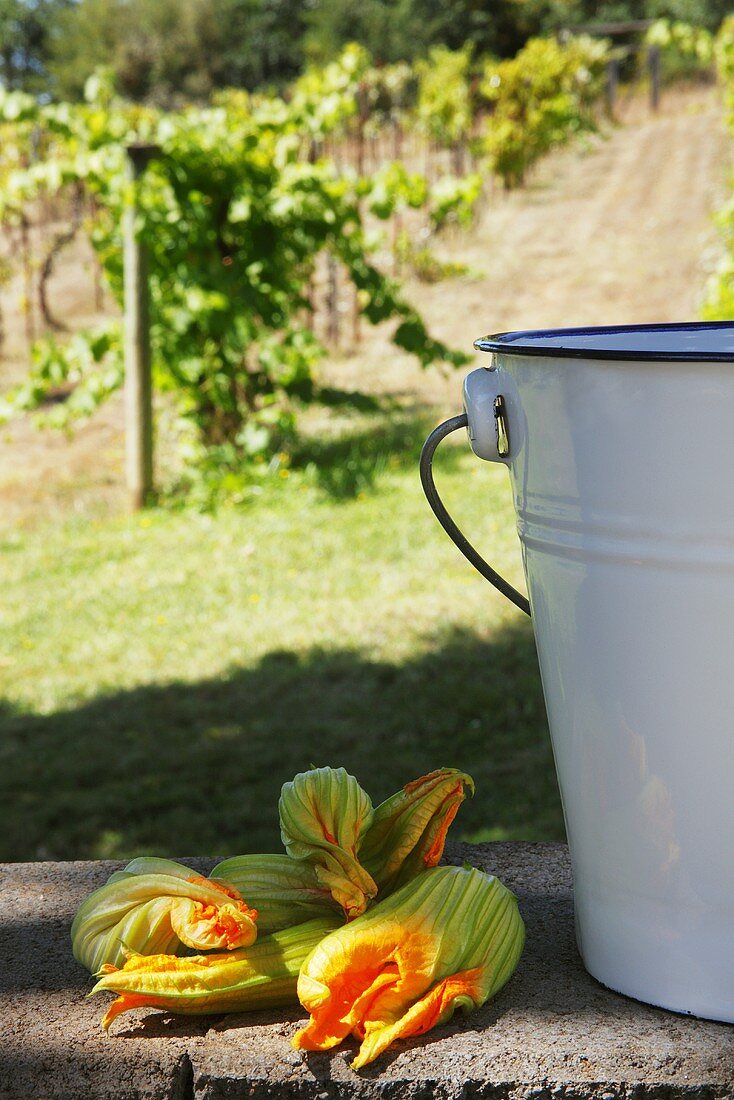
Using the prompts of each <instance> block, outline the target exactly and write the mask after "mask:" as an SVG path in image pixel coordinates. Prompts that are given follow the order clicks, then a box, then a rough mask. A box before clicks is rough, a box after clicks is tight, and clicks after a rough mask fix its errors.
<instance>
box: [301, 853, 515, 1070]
mask: <svg viewBox="0 0 734 1100" xmlns="http://www.w3.org/2000/svg"><path fill="white" fill-rule="evenodd" d="M523 943H524V926H523V923H522V919H521V917H520V914H519V912H518V908H517V899H516V898H515V896H514V895H513V894H512V893H510V891H509V890H507V889H506V888H505V887H504V886H503V885H502V883H501V882H499V880H498V879H496V878H495V877H493V876H491V875H486V874H484V873H483V872H482V871H478V870H476V869H473V868H462V867H437V868H434V869H432V870H429V871H424V872H423V873H422V874H421V875H418V876H417V877H416V878H415V879H413V880H412V881H411V882H410V883H408V884H407V885H406V886H403V887H402V888H401V889H400V890H398V891H397V892H396V893H394V894H392V895H391V896H390V897H389V898H387V899H386V900H385V901H382V902H379V903H378V904H377V905H375V906H374V907H373V908H372V909H370V910H369V912H367V913H365V914H364V915H363V916H361V917H358V918H357V919H356V920H355V921H353V922H352V923H350V924H348V925H345V926H344V927H342V928H339V929H337V930H336V931H335V932H332V933H331V934H330V935H329V936H327V937H326V938H325V939H324V940H322V942H321V943H320V944H319V945H318V946H317V947H316V948H315V949H314V951H313V952H312V954H311V955H310V956H309V957H308V958H307V959H306V961H305V962H304V964H303V968H302V970H301V975H300V978H299V981H298V996H299V999H300V1001H301V1004H302V1005H303V1006H304V1008H306V1009H307V1010H308V1012H309V1013H310V1017H311V1018H310V1020H309V1022H308V1024H307V1025H306V1027H305V1028H303V1030H302V1031H300V1032H298V1033H297V1035H296V1036H295V1037H294V1040H293V1043H294V1046H295V1047H297V1048H298V1049H304V1050H327V1049H329V1048H330V1047H333V1046H336V1045H337V1044H338V1043H340V1042H341V1041H342V1039H344V1038H346V1037H347V1036H348V1035H349V1034H352V1035H354V1036H355V1037H356V1038H358V1039H360V1040H361V1042H362V1046H361V1048H360V1051H359V1054H358V1055H357V1059H356V1061H355V1063H354V1065H355V1067H356V1068H359V1067H360V1066H363V1065H366V1064H367V1063H368V1062H370V1061H372V1060H373V1059H374V1058H376V1057H377V1056H378V1054H380V1053H381V1052H382V1051H383V1050H385V1049H386V1048H387V1047H388V1046H389V1045H390V1044H391V1043H392V1042H394V1041H395V1040H396V1039H398V1038H405V1037H407V1036H409V1035H419V1034H423V1032H425V1031H427V1030H428V1029H429V1028H431V1027H433V1026H435V1025H436V1024H438V1023H442V1022H444V1021H445V1020H447V1019H448V1018H449V1016H451V1014H452V1013H453V1012H454V1011H455V1010H456V1008H462V1009H464V1011H469V1010H470V1009H471V1008H474V1007H478V1006H479V1005H482V1004H484V1002H485V1001H486V1000H488V998H489V997H491V996H492V995H493V994H494V993H496V992H497V991H498V990H499V989H500V988H501V987H502V986H503V985H504V983H505V982H506V981H507V980H508V978H509V977H510V975H511V974H512V972H513V970H514V969H515V966H516V965H517V961H518V959H519V957H520V954H521V952H522V947H523Z"/></svg>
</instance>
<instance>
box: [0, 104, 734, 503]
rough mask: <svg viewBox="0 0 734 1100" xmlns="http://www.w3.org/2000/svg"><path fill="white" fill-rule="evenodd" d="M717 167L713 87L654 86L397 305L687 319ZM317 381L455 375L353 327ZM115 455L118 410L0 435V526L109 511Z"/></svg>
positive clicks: (440, 395) (379, 384)
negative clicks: (648, 103) (654, 109)
mask: <svg viewBox="0 0 734 1100" xmlns="http://www.w3.org/2000/svg"><path fill="white" fill-rule="evenodd" d="M731 162H732V155H731V143H730V139H729V138H728V137H727V133H726V130H725V127H724V118H723V110H722V108H721V105H720V93H719V92H718V90H717V89H716V88H714V87H699V88H694V89H687V90H680V91H675V92H672V91H671V92H668V93H667V94H666V96H665V97H664V99H663V107H662V110H661V111H660V112H659V113H658V114H657V115H654V116H653V115H651V114H650V112H649V111H648V109H647V108H646V107H645V106H644V104H642V103H639V102H637V103H633V104H632V105H631V107H630V108H629V109H628V111H627V117H626V118H625V119H624V122H623V124H621V125H619V126H618V127H615V128H611V129H610V130H609V132H608V133H607V134H606V135H604V136H601V137H594V138H593V139H589V141H588V142H587V144H586V146H585V147H579V146H577V147H575V148H573V149H567V150H564V151H563V152H561V153H559V154H556V155H554V156H553V157H551V158H549V159H548V160H547V161H545V162H544V163H543V165H542V166H541V167H540V169H539V170H538V172H537V173H536V174H535V175H534V177H533V179H532V180H531V181H530V183H529V185H528V186H527V187H526V188H524V189H523V190H521V191H518V192H515V193H512V194H509V195H505V194H502V193H501V192H500V191H499V190H496V191H495V194H494V195H493V196H492V197H491V199H490V201H489V202H488V204H487V206H486V207H485V209H484V210H483V212H482V215H481V218H480V220H479V222H478V224H477V225H475V226H474V227H473V228H472V229H471V230H469V231H467V232H462V233H460V234H459V233H457V234H456V235H455V236H454V238H453V239H451V240H448V241H445V242H443V243H441V244H440V245H439V246H438V247H437V251H438V252H439V254H440V255H441V256H442V257H444V258H447V259H452V260H456V261H460V262H462V263H464V264H466V265H468V268H469V269H470V272H471V275H469V276H466V277H462V278H459V279H451V280H446V281H444V282H441V283H438V284H436V285H433V286H425V285H421V284H419V283H417V282H412V283H411V284H410V285H409V287H408V292H409V294H410V297H411V298H412V300H413V301H415V303H416V305H418V306H419V308H421V309H422V310H423V312H424V315H425V316H426V317H427V318H428V320H429V322H430V327H431V329H432V330H433V331H434V332H435V333H436V334H437V335H439V336H441V337H442V338H443V339H445V340H447V341H448V342H449V343H451V344H453V345H454V346H456V347H463V348H466V349H469V348H470V347H471V341H472V340H473V339H474V338H475V337H477V336H480V335H482V334H484V333H486V332H491V331H502V330H506V329H513V328H542V327H553V326H565V325H585V324H589V325H591V324H614V323H634V322H644V321H667V320H690V319H695V317H696V316H697V315H698V312H699V310H700V306H701V300H702V295H703V291H704V287H705V283H706V279H707V277H708V275H709V274H710V272H711V270H712V269H713V267H714V266H715V262H716V258H717V255H718V253H719V245H718V243H717V234H716V229H715V226H714V223H713V219H712V213H713V211H714V209H715V208H716V206H717V205H719V204H720V202H721V201H722V200H723V198H724V196H725V193H726V184H727V175H728V170H729V168H730V167H731ZM73 282H74V270H73V267H70V266H68V265H67V267H66V268H64V269H63V270H62V272H61V273H60V275H59V279H58V283H59V285H58V286H57V288H56V291H55V293H57V294H59V295H62V294H66V295H67V296H68V286H69V285H73ZM6 312H9V309H8V310H6ZM67 320H70V321H71V322H72V323H73V320H74V318H73V317H69V315H68V314H67ZM18 323H19V322H18ZM365 328H366V326H365ZM325 374H326V375H327V376H328V378H329V380H331V381H332V382H335V383H337V384H338V385H340V386H345V387H350V386H352V387H354V388H359V389H365V390H372V391H374V392H385V391H386V390H389V391H392V392H394V393H400V394H402V395H403V396H404V397H405V398H406V399H408V400H413V399H418V400H420V401H421V403H431V404H435V405H437V406H440V407H441V408H444V407H445V408H449V409H453V408H455V407H456V405H457V402H458V394H459V381H458V379H457V377H456V376H455V375H453V374H451V375H450V376H448V375H446V374H442V373H441V372H439V371H431V372H428V373H422V372H421V371H420V370H419V369H418V368H416V367H415V365H414V364H413V363H412V361H410V360H409V359H408V358H407V357H404V356H401V355H398V354H397V353H396V351H395V349H394V348H393V347H392V345H391V344H390V343H389V339H388V334H387V333H386V332H377V333H367V332H366V331H365V338H364V342H363V345H362V347H361V348H360V350H359V352H358V353H357V354H355V355H351V356H348V357H339V358H338V359H335V360H334V361H332V362H331V363H329V364H328V365H327V367H326V368H325ZM2 377H5V378H7V377H8V371H7V370H6V369H3V366H2V362H1V361H0V378H2ZM121 459H122V438H121V404H120V402H119V401H113V402H112V403H111V404H110V405H109V406H108V407H107V409H105V410H103V411H102V412H101V413H100V414H98V415H97V417H95V419H94V421H92V422H91V423H90V424H88V425H86V426H84V427H83V428H81V429H79V430H78V431H77V432H76V434H75V436H74V438H73V439H71V440H67V439H66V438H65V437H63V436H59V435H57V434H55V433H50V432H45V433H38V432H36V431H35V430H34V429H33V428H32V427H31V426H30V425H29V424H27V423H24V422H20V423H17V424H13V425H11V426H9V427H8V428H6V429H5V431H4V433H3V434H2V435H1V436H0V514H1V515H2V519H3V521H4V522H5V523H8V522H10V523H13V522H25V521H29V520H30V521H32V520H33V519H34V518H35V517H36V516H37V515H38V514H39V512H40V511H44V512H45V513H48V512H49V511H51V512H52V513H53V512H54V511H57V512H58V513H59V514H61V512H67V511H68V510H69V508H73V509H75V510H77V511H82V512H85V513H86V512H91V513H98V512H99V511H100V509H101V510H103V511H104V510H106V509H108V508H113V509H116V508H117V507H120V506H121V505H122V502H123V495H122V492H121V478H122V461H121Z"/></svg>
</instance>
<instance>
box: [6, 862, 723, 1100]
mask: <svg viewBox="0 0 734 1100" xmlns="http://www.w3.org/2000/svg"><path fill="white" fill-rule="evenodd" d="M447 859H448V861H449V862H452V863H454V862H455V863H458V862H463V861H464V860H468V861H469V862H470V863H472V864H474V865H475V866H479V867H482V868H483V869H485V870H487V871H491V872H493V873H495V874H497V875H498V876H499V877H500V878H501V879H502V881H503V882H505V884H506V885H507V886H509V887H510V888H511V889H512V890H514V891H515V893H516V894H517V895H518V898H519V901H520V908H521V912H522V914H523V917H524V918H525V922H526V925H527V933H528V936H527V946H526V948H525V954H524V956H523V958H522V959H521V961H520V965H519V967H518V970H517V972H516V973H515V975H514V976H513V978H512V979H511V981H510V982H509V984H508V985H507V986H506V987H505V989H504V990H502V992H501V993H500V994H499V995H498V996H497V998H496V999H495V1000H494V1001H492V1002H490V1003H489V1004H488V1005H486V1006H485V1007H484V1008H483V1009H481V1010H479V1011H478V1012H475V1013H473V1014H472V1015H470V1016H468V1017H463V1016H457V1017H455V1018H454V1020H452V1021H451V1022H450V1023H448V1024H446V1025H444V1026H442V1027H440V1028H437V1029H436V1030H434V1031H433V1032H430V1033H429V1034H428V1035H426V1036H423V1037H421V1038H418V1039H413V1040H410V1041H407V1042H403V1043H401V1044H399V1045H398V1046H396V1047H395V1048H393V1049H391V1050H390V1051H388V1052H387V1053H386V1054H384V1055H383V1056H382V1057H381V1058H379V1059H378V1060H377V1061H376V1062H375V1063H374V1064H373V1065H371V1066H368V1067H367V1068H366V1069H365V1070H363V1071H362V1072H361V1073H358V1074H357V1073H354V1072H353V1071H352V1070H351V1069H350V1068H349V1062H350V1061H351V1059H352V1057H353V1054H354V1049H355V1047H354V1044H352V1043H347V1044H345V1045H344V1047H343V1048H340V1049H338V1050H337V1051H336V1052H334V1053H329V1054H302V1053H300V1052H296V1051H294V1050H293V1049H292V1048H291V1046H290V1043H289V1039H290V1037H291V1035H292V1034H293V1033H294V1032H295V1031H296V1030H297V1027H298V1022H299V1021H301V1020H302V1019H303V1016H304V1014H303V1013H302V1012H301V1011H299V1010H298V1009H293V1010H288V1011H285V1012H284V1011H282V1010H281V1011H272V1012H267V1013H257V1014H243V1015H230V1016H209V1017H191V1016H188V1017H185V1016H181V1017H178V1018H176V1017H172V1016H167V1015H165V1014H163V1013H160V1012H156V1011H153V1010H151V1009H138V1010H137V1011H135V1012H132V1013H130V1014H129V1015H126V1016H124V1017H122V1018H121V1019H120V1020H118V1021H117V1022H116V1024H115V1025H113V1028H112V1031H111V1034H110V1035H109V1036H105V1034H104V1032H103V1031H102V1029H101V1027H100V1024H99V1021H100V1018H101V1015H102V1013H103V1011H104V1009H105V1007H106V1004H107V1003H108V1000H109V998H106V997H105V996H103V995H100V996H99V997H94V998H93V999H86V997H85V993H87V992H88V991H89V989H90V988H91V984H92V982H91V979H90V977H89V975H88V974H87V973H86V972H85V971H84V970H83V969H82V968H81V967H80V966H79V965H78V964H77V963H76V962H75V961H74V959H73V958H72V955H71V950H70V944H69V926H70V924H71V920H72V918H73V916H74V913H75V911H76V908H77V906H78V905H79V903H80V902H81V901H82V900H83V899H84V897H86V895H87V894H88V893H90V891H91V890H93V889H95V888H96V887H97V886H100V885H101V884H102V883H103V882H104V881H105V880H106V878H107V876H108V875H109V874H110V873H111V871H112V870H113V869H116V868H117V867H118V866H120V864H115V863H111V862H106V863H102V862H97V863H26V864H5V865H1V866H0V968H1V969H0V1100H193V1098H196V1100H244V1098H252V1100H261V1098H263V1100H264V1098H266V1097H267V1098H269V1100H286V1098H288V1100H290V1098H294V1100H301V1098H302V1100H336V1098H345V1100H346V1098H355V1100H373V1098H374V1100H378V1098H380V1100H419V1098H420V1100H424V1098H425V1100H428V1098H431V1100H471V1098H474V1097H477V1098H483V1100H503V1098H508V1100H581V1098H594V1100H616V1098H618V1097H619V1098H624V1100H677V1098H679V1097H680V1098H686V1100H723V1098H725V1097H734V1028H732V1027H731V1026H729V1025H726V1024H717V1023H712V1022H710V1021H704V1020H695V1019H692V1018H690V1017H684V1016H677V1015H675V1014H673V1013H670V1012H665V1011H663V1010H662V1009H656V1008H651V1007H649V1006H646V1005H642V1004H639V1003H637V1002H635V1001H632V1000H629V999H628V998H626V997H622V996H620V995H618V994H615V993H612V992H610V991H609V990H607V989H605V988H604V987H603V986H601V985H599V984H598V983H597V982H595V981H594V980H593V979H592V978H590V977H589V976H588V975H587V974H586V972H585V971H584V969H583V966H582V964H581V961H580V959H579V956H578V953H577V950H576V946H575V940H574V932H573V907H572V900H571V876H570V866H569V860H568V853H567V850H566V848H565V847H563V846H562V845H538V844H520V843H502V844H484V845H479V846H476V847H470V846H467V845H453V846H450V848H449V849H448V850H447ZM184 862H186V863H188V864H189V865H191V864H194V865H195V866H196V867H197V869H199V870H201V871H202V872H204V873H205V872H206V871H208V870H209V869H210V868H211V866H212V865H213V862H214V861H213V860H196V861H194V860H190V859H187V860H185V861H184ZM733 942H734V937H733Z"/></svg>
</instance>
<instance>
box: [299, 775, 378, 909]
mask: <svg viewBox="0 0 734 1100" xmlns="http://www.w3.org/2000/svg"><path fill="white" fill-rule="evenodd" d="M278 809H279V812H280V832H281V837H282V839H283V844H284V845H285V849H286V851H287V852H288V855H289V856H290V857H291V858H292V859H295V860H298V861H302V862H304V863H307V864H309V865H310V866H311V867H313V870H314V874H315V876H316V880H317V882H318V883H319V885H320V886H321V887H323V888H325V889H326V890H328V891H329V893H330V894H331V895H332V897H333V898H334V900H335V901H336V902H337V904H338V905H340V906H341V907H342V909H343V910H344V913H345V915H346V916H347V918H348V919H351V918H353V917H356V916H359V914H360V913H363V912H364V911H365V909H366V908H367V904H368V902H369V901H370V899H372V898H374V897H375V895H376V894H377V885H376V884H375V882H374V880H373V878H372V876H371V875H370V874H369V873H368V872H367V871H366V870H365V868H364V867H363V866H362V864H361V862H360V860H359V857H358V852H359V848H360V844H361V843H362V838H363V837H364V835H365V833H366V832H367V830H368V829H369V827H370V824H371V822H372V815H373V810H372V802H371V800H370V798H369V795H367V794H366V793H365V792H364V791H363V790H362V788H361V787H360V785H359V783H358V782H357V780H356V779H355V778H354V776H353V775H349V774H348V773H347V772H346V771H345V770H344V768H312V769H311V771H308V772H300V773H299V774H298V775H297V776H296V777H295V778H294V779H293V781H292V782H291V783H285V784H284V786H283V789H282V791H281V795H280V802H279V804H278Z"/></svg>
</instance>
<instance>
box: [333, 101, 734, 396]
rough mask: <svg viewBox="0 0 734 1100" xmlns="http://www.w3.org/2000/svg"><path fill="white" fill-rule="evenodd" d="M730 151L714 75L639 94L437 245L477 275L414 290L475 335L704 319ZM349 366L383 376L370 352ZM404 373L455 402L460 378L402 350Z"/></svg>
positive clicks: (375, 379) (443, 320) (462, 333)
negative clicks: (690, 85) (654, 107)
mask: <svg viewBox="0 0 734 1100" xmlns="http://www.w3.org/2000/svg"><path fill="white" fill-rule="evenodd" d="M731 164H732V143H731V139H730V138H729V137H728V135H727V132H726V129H725V125H724V116H723V111H722V108H721V105H720V93H719V92H718V91H717V89H715V88H711V87H709V88H696V89H686V90H680V91H675V92H672V91H671V92H668V93H667V96H666V97H665V99H664V101H663V108H662V110H661V111H660V113H659V114H657V115H651V114H650V113H649V111H648V110H647V109H646V107H645V106H644V105H643V104H639V103H638V104H635V105H634V107H633V113H631V117H629V118H628V119H627V120H626V121H625V122H624V124H622V125H620V126H618V127H616V128H613V129H611V130H610V131H609V132H608V133H607V135H606V136H602V137H595V138H593V139H592V140H591V141H590V142H589V143H588V145H587V147H586V149H585V150H584V149H582V148H579V147H576V148H574V149H567V150H564V151H562V152H560V153H558V154H556V155H555V156H553V157H551V158H549V159H548V160H547V161H546V162H544V163H543V165H542V166H541V167H540V169H539V171H538V172H537V174H536V175H535V176H534V178H533V179H532V181H531V182H530V184H529V186H527V187H526V188H524V189H523V190H521V191H517V192H514V193H511V194H509V195H503V194H501V193H499V192H498V193H497V194H496V195H495V196H494V198H493V200H492V201H491V202H490V203H489V204H488V206H487V208H486V209H485V210H484V212H483V214H482V217H481V221H480V223H479V225H478V226H476V227H475V228H474V229H473V230H471V231H469V232H468V233H464V234H462V236H461V238H460V239H456V240H455V241H453V242H452V243H451V244H450V246H448V247H446V248H445V250H444V249H442V255H445V256H446V258H450V259H454V260H459V261H461V262H463V263H465V264H467V265H468V266H469V268H470V269H471V270H472V271H474V272H476V273H477V277H476V278H474V279H460V280H456V279H455V280H451V281H447V282H443V283H438V284H435V285H434V286H431V287H420V286H417V287H415V288H412V298H413V300H414V301H415V302H416V304H417V305H418V306H419V307H420V308H421V309H422V310H423V311H424V314H425V316H426V317H427V318H429V319H430V322H431V325H432V328H433V329H434V330H435V331H436V332H437V333H438V334H440V335H441V337H442V338H443V339H445V340H447V341H448V342H449V343H452V344H453V345H454V346H458V347H463V348H467V349H469V348H470V346H471V341H472V340H473V339H474V338H476V337H477V336H481V335H483V334H485V333H487V332H502V331H506V330H509V329H526V328H546V327H548V328H552V327H556V326H569V325H602V324H635V323H640V322H654V321H684V320H695V319H696V317H697V316H698V315H699V312H700V309H701V303H702V298H703V293H704V288H705V284H706V281H707V278H708V276H709V275H710V273H711V271H712V269H713V268H714V266H715V264H716V260H717V258H718V256H719V255H720V244H719V242H718V239H717V231H716V227H715V224H714V221H713V212H714V210H715V209H716V208H717V207H718V206H719V205H720V204H721V202H722V201H723V200H724V197H725V195H726V187H727V177H728V172H729V169H730V168H731ZM372 351H373V349H372V348H369V352H370V353H372ZM381 355H382V356H383V357H384V358H382V364H383V367H384V363H385V362H388V363H389V362H390V361H394V360H395V352H394V350H393V351H391V350H390V346H389V344H387V343H385V345H384V348H383V349H381ZM360 360H361V362H360ZM370 363H371V364H372V365H370ZM354 366H355V367H356V368H357V370H358V371H359V368H360V367H361V368H362V370H361V371H359V373H360V374H361V377H362V380H363V381H364V378H365V376H366V377H369V378H370V381H371V383H372V384H373V385H375V386H376V387H377V388H379V387H380V385H381V382H380V379H382V384H383V385H384V381H385V372H384V369H383V367H381V366H380V364H379V363H375V360H374V359H373V358H372V355H371V354H370V355H364V356H359V359H358V360H357V361H355V364H354ZM394 373H398V372H393V371H390V372H389V374H390V375H393V374H394ZM409 375H412V385H414V386H415V387H416V388H417V389H419V390H420V392H421V394H422V396H423V397H424V398H431V399H433V400H436V401H439V402H443V400H445V398H446V396H447V394H448V393H449V392H450V393H452V394H453V395H454V400H453V405H455V404H456V396H457V395H458V384H457V381H456V379H455V378H452V379H451V380H450V382H449V383H448V390H447V388H446V385H445V384H442V383H441V382H439V381H438V378H435V379H431V380H430V381H429V377H428V376H423V377H422V378H421V376H420V372H416V371H415V370H414V369H412V368H411V367H410V366H408V367H406V366H404V365H403V364H401V367H400V371H399V376H400V381H399V382H398V381H397V379H395V383H396V384H397V385H399V386H400V387H401V388H403V387H405V386H406V384H407V385H410V384H411V382H410V381H409ZM354 377H355V380H356V377H357V375H356V374H355V376H354Z"/></svg>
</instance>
